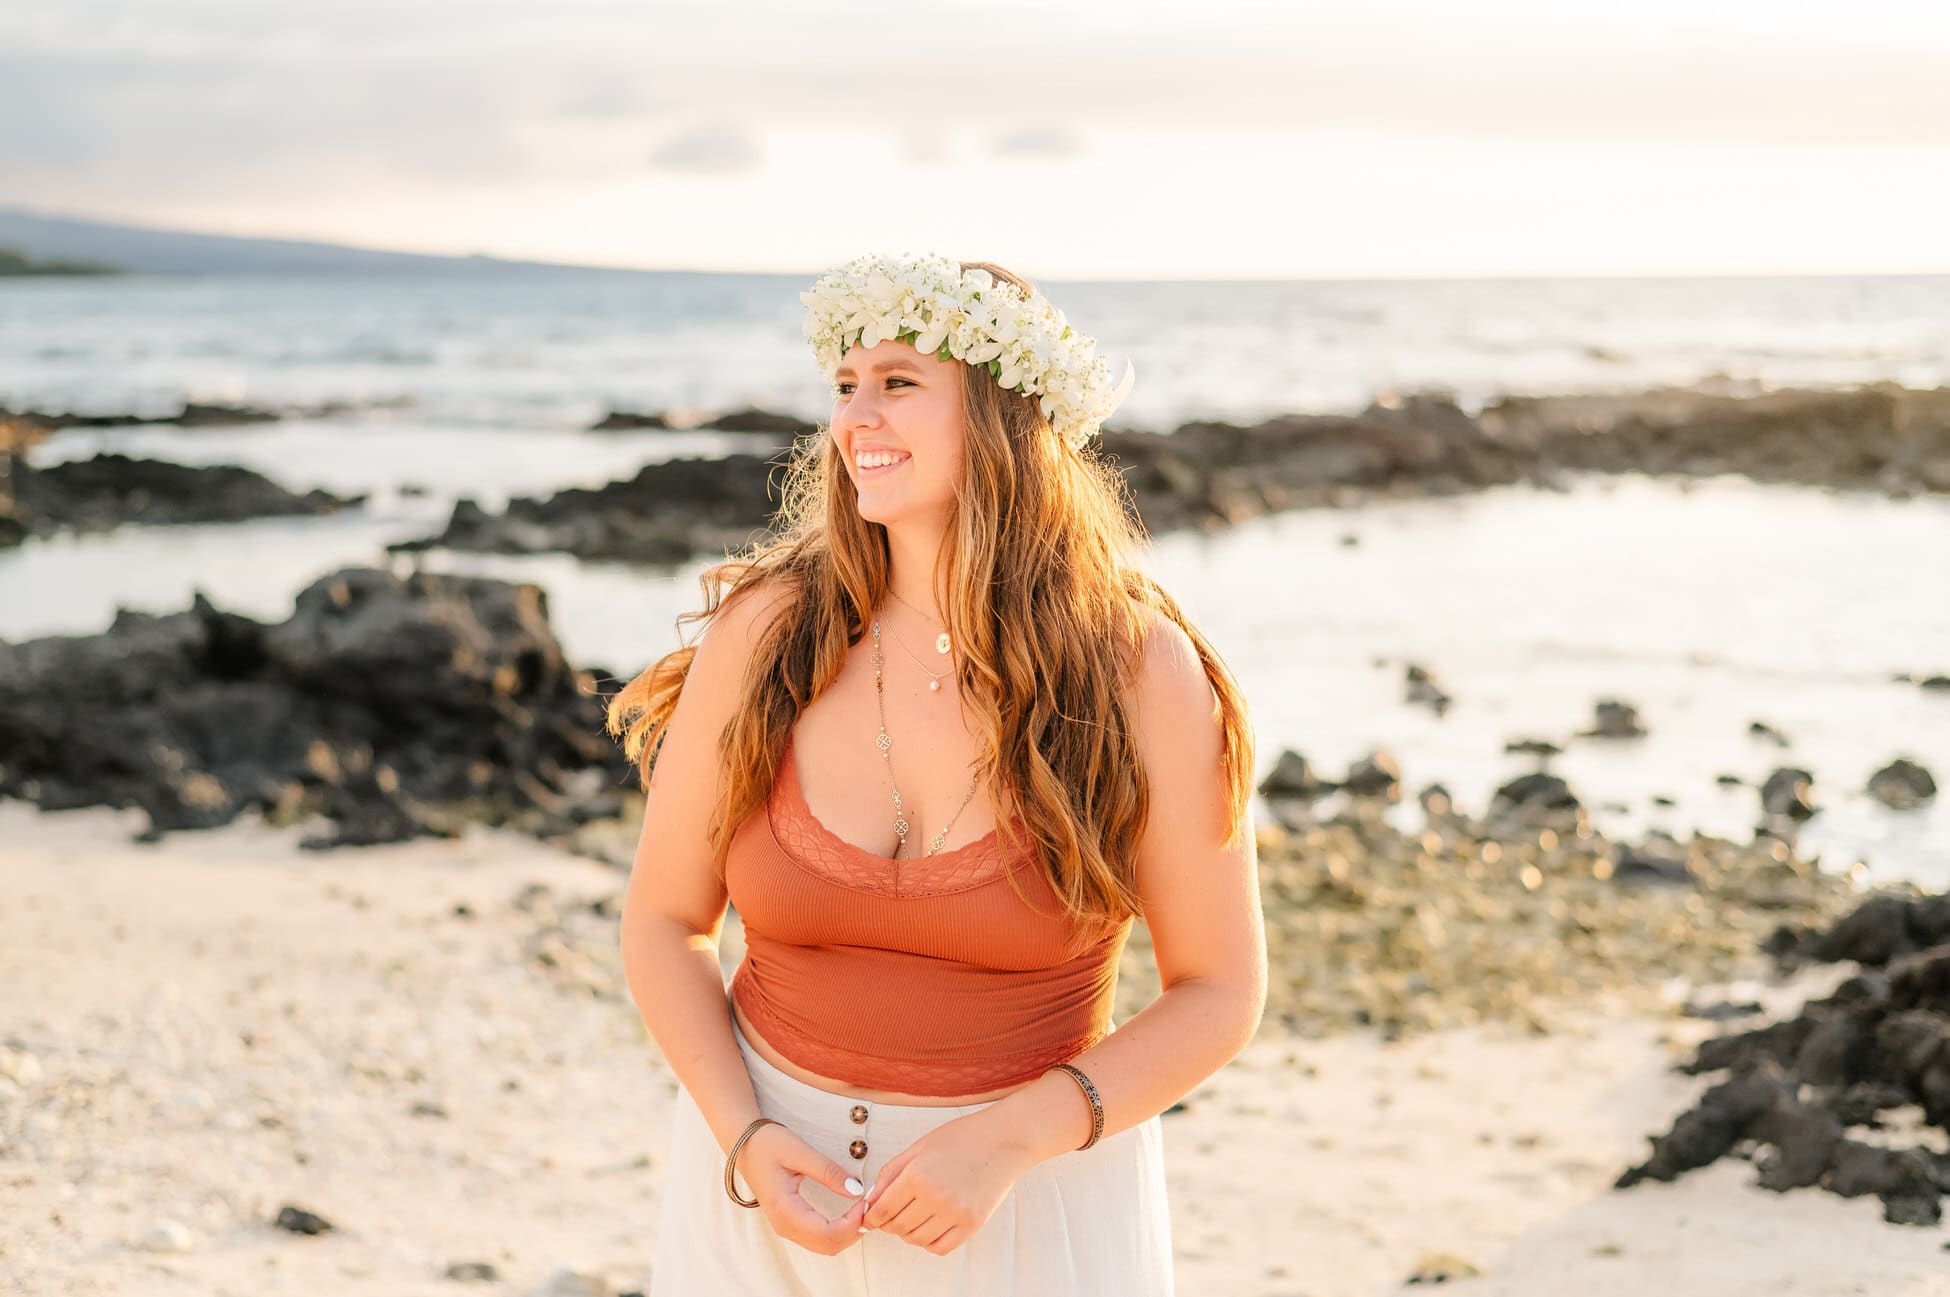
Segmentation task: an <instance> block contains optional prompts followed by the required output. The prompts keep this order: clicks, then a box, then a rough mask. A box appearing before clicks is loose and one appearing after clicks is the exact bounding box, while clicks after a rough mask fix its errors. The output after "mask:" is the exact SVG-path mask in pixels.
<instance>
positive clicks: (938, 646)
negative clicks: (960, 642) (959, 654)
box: [887, 585, 955, 670]
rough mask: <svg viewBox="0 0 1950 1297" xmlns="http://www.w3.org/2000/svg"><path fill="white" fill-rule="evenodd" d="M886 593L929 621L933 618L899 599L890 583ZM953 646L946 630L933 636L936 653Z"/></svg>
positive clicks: (898, 592)
mask: <svg viewBox="0 0 1950 1297" xmlns="http://www.w3.org/2000/svg"><path fill="white" fill-rule="evenodd" d="M887 593H888V594H890V595H893V596H894V598H896V599H900V600H901V602H902V603H904V604H907V606H908V607H909V608H910V609H913V611H915V612H917V613H921V616H923V617H927V619H928V620H929V621H933V620H934V618H932V617H928V614H926V613H924V612H921V610H920V609H919V608H915V607H914V605H913V604H911V603H907V600H905V599H901V596H900V591H898V590H896V589H894V587H893V586H891V585H890V586H888V587H887ZM894 638H895V639H899V638H900V636H898V635H896V636H894ZM901 647H902V648H906V647H907V646H906V645H905V644H903V645H901ZM954 647H955V642H954V640H952V639H950V638H949V637H948V632H947V631H945V630H944V631H942V632H941V633H940V634H939V635H937V636H935V637H934V651H935V652H937V653H943V654H945V653H948V652H950V651H951V650H953V648H954ZM922 669H923V670H926V668H925V667H923V668H922Z"/></svg>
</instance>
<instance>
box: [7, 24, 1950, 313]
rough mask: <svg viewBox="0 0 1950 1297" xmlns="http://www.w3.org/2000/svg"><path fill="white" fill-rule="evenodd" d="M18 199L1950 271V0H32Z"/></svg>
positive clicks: (583, 258) (1541, 262)
mask: <svg viewBox="0 0 1950 1297" xmlns="http://www.w3.org/2000/svg"><path fill="white" fill-rule="evenodd" d="M0 204H8V205H20V206H25V207H28V208H31V209H35V210H39V211H46V212H56V213H62V214H70V215H83V216H95V217H102V218H107V219H119V220H130V221H140V222H145V223H153V224H166V225H173V226H181V227H189V228H197V229H206V230H214V231H219V232H225V233H237V234H263V235H279V236H291V237H314V238H325V239H332V240H337V241H343V242H350V243H360V244H366V245H371V246H383V247H392V248H402V249H409V250H415V251H428V252H456V253H459V252H477V251H478V252H490V253H495V254H499V255H503V256H513V257H536V258H544V259H549V260H562V261H576V262H591V263H601V264H615V265H637V266H670V267H693V268H705V269H754V270H783V271H791V272H803V271H804V270H806V269H808V268H811V267H818V266H824V265H829V264H833V263H835V262H838V261H842V260H845V259H846V258H848V257H851V256H854V255H856V254H858V253H860V252H864V251H869V250H884V251H900V250H912V251H926V250H931V251H939V252H943V253H946V254H948V255H950V256H957V257H962V258H964V259H975V258H984V259H992V260H996V261H1000V262H1002V263H1004V264H1006V265H1009V266H1011V267H1013V268H1017V269H1020V270H1022V271H1023V272H1024V273H1027V274H1029V275H1031V276H1032V277H1040V276H1048V277H1052V278H1084V277H1118V278H1121V277H1156V278H1179V277H1192V276H1224V277H1250V276H1258V275H1269V276H1280V277H1288V276H1336V277H1338V276H1409V275H1499V274H1515V275H1543V274H1580V273H1590V274H1629V273H1668V272H1669V273H1756V272H1793V271H1814V272H1828V271H1950V4H1945V3H1942V2H1941V0H1927V2H1925V0H1854V2H1853V3H1844V2H1842V0H1831V2H1827V3H1819V4H1813V3H1800V4H1797V3H1795V2H1794V0H1685V3H1678V2H1676V0H1631V2H1630V3H1626V2H1624V0H1619V2H1617V3H1593V2H1591V0H1550V2H1549V3H1544V2H1542V0H1531V2H1527V3H1519V2H1516V0H1470V2H1469V3H1462V2H1460V0H1441V2H1440V3H1437V2H1434V0H1421V2H1418V3H1404V2H1402V0H1360V2H1359V3H1356V2H1353V0H1349V2H1348V3H1336V4H1304V3H1299V2H1297V0H1286V2H1285V3H1279V4H1244V3H1238V2H1236V0H1234V2H1230V3H1228V2H1227V0H1202V2H1201V3H1196V4H1186V3H1182V2H1181V0H1174V2H1173V3H1169V4H1166V3H1159V2H1156V0H1052V2H1050V3H1044V4H1033V5H1026V4H1009V3H994V2H992V0H991V2H985V3H982V4H979V5H977V4H963V3H926V2H925V0H910V2H909V3H906V4H892V3H888V4H881V5H875V6H871V7H863V6H859V5H856V4H853V3H830V2H827V3H744V2H741V0H713V2H711V3H704V4H664V3H648V2H645V0H519V2H517V0H384V2H383V3H382V2H379V0H334V2H333V3H332V4H329V5H327V4H319V3H316V2H315V0H314V2H311V3H305V4H297V3H291V2H288V0H58V2H57V3H49V4H39V5H34V4H16V5H8V6H5V7H4V8H0Z"/></svg>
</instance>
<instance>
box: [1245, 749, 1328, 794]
mask: <svg viewBox="0 0 1950 1297" xmlns="http://www.w3.org/2000/svg"><path fill="white" fill-rule="evenodd" d="M1331 787H1332V786H1331V785H1329V784H1327V783H1324V782H1323V781H1321V780H1320V779H1317V778H1315V776H1314V772H1313V767H1312V766H1310V765H1308V763H1307V758H1305V757H1303V756H1301V755H1300V754H1299V753H1298V752H1295V751H1294V750H1293V749H1292V748H1288V749H1286V750H1285V751H1283V752H1281V753H1280V757H1279V760H1278V761H1276V762H1274V763H1273V769H1272V770H1271V771H1270V772H1269V773H1268V774H1267V776H1266V778H1264V779H1262V780H1260V782H1259V793H1260V795H1261V796H1262V797H1267V798H1274V797H1294V798H1299V799H1301V800H1305V801H1311V800H1313V799H1315V798H1318V797H1321V796H1324V795H1325V794H1326V793H1328V792H1329V791H1331Z"/></svg>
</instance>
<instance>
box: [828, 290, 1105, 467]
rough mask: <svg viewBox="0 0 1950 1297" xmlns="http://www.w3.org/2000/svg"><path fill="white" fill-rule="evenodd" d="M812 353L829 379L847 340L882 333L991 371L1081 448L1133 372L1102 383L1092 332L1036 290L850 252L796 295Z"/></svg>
mask: <svg viewBox="0 0 1950 1297" xmlns="http://www.w3.org/2000/svg"><path fill="white" fill-rule="evenodd" d="M799 300H800V302H802V303H803V304H804V305H805V307H806V318H805V323H804V333H805V336H806V339H807V341H808V342H809V343H810V344H811V346H812V352H813V358H814V360H815V361H817V363H818V365H819V368H820V370H821V371H822V372H823V373H824V374H825V375H826V381H827V382H828V384H831V383H832V382H834V380H835V379H836V377H837V374H838V370H839V367H840V361H841V360H842V359H843V358H844V357H845V355H846V353H847V352H848V351H850V350H852V349H853V348H854V347H874V346H878V345H879V344H880V343H882V342H885V341H888V340H889V339H900V340H904V341H907V342H909V343H911V344H912V345H913V347H914V349H915V350H917V351H920V352H924V353H927V354H929V355H939V354H941V352H942V350H943V348H944V347H945V348H946V350H947V354H948V355H949V356H951V357H953V358H954V359H956V360H959V361H962V362H963V363H965V364H969V365H979V366H983V367H987V368H990V369H991V372H992V373H993V374H994V376H995V381H996V382H997V383H998V384H1000V385H1001V386H1002V387H1003V389H1004V390H1007V391H1013V392H1020V393H1021V394H1022V395H1024V396H1032V397H1035V398H1037V402H1036V404H1037V407H1038V408H1039V409H1040V410H1041V411H1042V412H1043V415H1044V417H1045V418H1047V419H1048V420H1049V421H1050V426H1051V427H1052V428H1054V429H1055V430H1056V432H1057V434H1058V435H1059V436H1061V437H1063V438H1064V440H1066V441H1067V442H1069V444H1070V445H1072V446H1075V447H1081V446H1082V445H1083V443H1084V442H1085V441H1087V440H1089V438H1090V436H1091V434H1093V433H1095V432H1096V431H1097V430H1098V429H1099V428H1101V427H1102V426H1103V422H1104V420H1105V419H1107V418H1109V417H1110V415H1111V412H1112V411H1114V410H1115V409H1116V408H1117V406H1118V404H1119V403H1120V402H1121V401H1122V400H1123V399H1124V396H1125V395H1126V394H1127V393H1128V392H1129V391H1130V387H1131V382H1132V380H1133V379H1134V378H1135V377H1136V373H1135V371H1134V370H1133V369H1132V368H1131V366H1130V365H1129V363H1128V362H1127V363H1126V364H1125V369H1124V378H1123V381H1122V382H1120V383H1119V384H1118V385H1117V386H1116V388H1115V389H1113V388H1112V387H1111V382H1110V371H1109V369H1108V367H1107V366H1106V365H1105V364H1104V362H1103V361H1102V360H1099V359H1096V358H1095V352H1096V349H1097V341H1096V339H1094V338H1092V337H1090V336H1088V335H1087V334H1084V333H1080V332H1078V331H1077V330H1076V329H1075V328H1073V327H1072V326H1071V325H1070V323H1069V321H1068V319H1067V318H1066V317H1065V316H1064V314H1063V312H1061V311H1059V310H1057V309H1056V308H1055V307H1054V306H1053V305H1051V303H1050V302H1049V300H1048V299H1047V298H1045V297H1044V296H1043V295H1042V294H1041V293H1034V294H1031V295H1030V296H1028V297H1027V298H1025V297H1024V296H1023V293H1022V291H1021V290H1020V289H1018V288H1017V287H1016V286H1015V285H1014V284H1011V283H1008V282H1006V281H1004V280H998V279H996V278H995V277H994V276H992V275H990V274H989V272H988V271H986V270H968V271H963V270H962V269H961V268H960V267H959V266H958V265H956V264H955V263H954V262H953V261H950V260H949V259H948V258H946V257H941V256H936V255H933V254H929V255H926V256H920V257H915V256H903V257H881V256H864V257H856V258H854V259H853V260H852V261H849V262H848V263H846V265H844V266H842V267H840V268H839V269H837V270H832V271H828V272H827V273H826V274H824V275H822V276H820V278H819V279H818V280H817V281H816V282H815V283H814V284H813V286H812V288H810V289H808V290H807V291H805V292H802V293H800V294H799Z"/></svg>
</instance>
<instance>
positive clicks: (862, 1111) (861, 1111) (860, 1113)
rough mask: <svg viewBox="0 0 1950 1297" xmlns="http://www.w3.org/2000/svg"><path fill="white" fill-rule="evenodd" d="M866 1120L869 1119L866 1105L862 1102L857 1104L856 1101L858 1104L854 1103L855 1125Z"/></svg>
mask: <svg viewBox="0 0 1950 1297" xmlns="http://www.w3.org/2000/svg"><path fill="white" fill-rule="evenodd" d="M866 1120H867V1110H866V1108H865V1107H864V1106H863V1105H861V1104H857V1103H856V1104H854V1105H853V1124H854V1125H856V1126H858V1125H862V1124H864V1123H865V1122H866Z"/></svg>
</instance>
